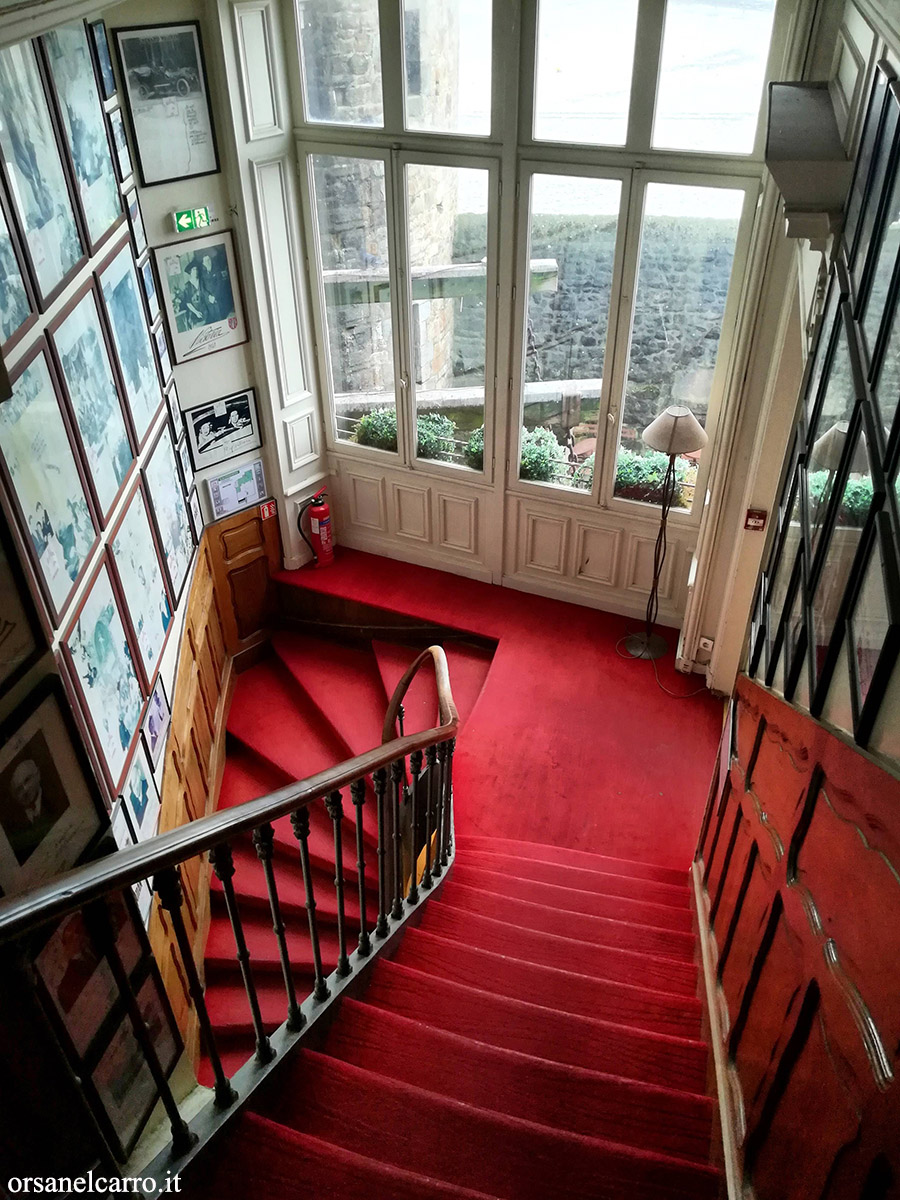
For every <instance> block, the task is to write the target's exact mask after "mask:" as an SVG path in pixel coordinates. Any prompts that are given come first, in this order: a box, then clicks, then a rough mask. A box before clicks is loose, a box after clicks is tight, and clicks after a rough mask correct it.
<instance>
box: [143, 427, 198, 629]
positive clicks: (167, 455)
mask: <svg viewBox="0 0 900 1200" xmlns="http://www.w3.org/2000/svg"><path fill="white" fill-rule="evenodd" d="M144 475H145V477H146V480H147V490H148V493H149V496H150V506H151V508H152V510H153V519H154V522H155V524H156V532H157V536H158V538H159V544H160V546H161V547H162V551H163V561H164V563H165V566H166V574H167V575H168V579H169V588H170V592H171V595H172V599H173V601H174V603H175V605H176V607H177V605H178V601H179V599H180V598H181V592H182V589H183V588H184V585H185V583H186V582H187V577H188V574H189V573H190V569H191V561H192V560H193V557H194V535H193V531H192V529H191V521H190V517H189V516H188V510H187V501H186V500H185V498H184V492H183V491H182V488H181V478H180V476H179V474H178V467H177V465H176V461H175V447H174V445H173V444H172V434H171V431H170V429H169V426H168V423H167V424H165V425H164V426H163V428H162V432H161V433H160V435H159V440H158V441H157V443H156V445H155V446H154V448H153V450H152V452H151V454H150V458H149V459H148V461H147V465H146V467H145V468H144Z"/></svg>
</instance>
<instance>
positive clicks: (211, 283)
mask: <svg viewBox="0 0 900 1200" xmlns="http://www.w3.org/2000/svg"><path fill="white" fill-rule="evenodd" d="M153 253H154V254H155V255H156V266H157V273H158V275H159V281H160V288H161V290H162V301H163V308H164V309H165V313H166V320H167V322H168V325H169V334H170V336H171V338H172V348H173V350H174V352H175V361H176V362H177V363H182V362H190V361H191V360H192V359H195V358H201V357H202V356H203V355H204V354H215V353H216V351H217V350H226V349H228V347H229V346H238V345H240V344H241V343H242V342H246V340H247V327H246V324H245V321H244V309H243V305H242V303H241V294H240V287H239V285H238V276H237V263H236V261H235V257H234V245H233V243H232V239H231V234H230V233H228V232H225V233H216V234H213V235H212V236H211V237H199V238H190V239H188V240H186V241H183V242H177V243H175V244H174V245H170V246H162V247H160V249H158V250H154V251H153Z"/></svg>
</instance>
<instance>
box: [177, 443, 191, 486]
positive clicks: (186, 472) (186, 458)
mask: <svg viewBox="0 0 900 1200" xmlns="http://www.w3.org/2000/svg"><path fill="white" fill-rule="evenodd" d="M175 450H176V452H177V454H178V462H179V465H180V466H181V480H182V483H183V484H184V494H185V495H186V496H189V495H190V493H191V490H192V488H193V486H194V468H193V467H192V466H191V456H190V455H189V454H188V448H187V438H186V437H182V439H181V441H180V442H179V443H178V445H177V446H176V447H175Z"/></svg>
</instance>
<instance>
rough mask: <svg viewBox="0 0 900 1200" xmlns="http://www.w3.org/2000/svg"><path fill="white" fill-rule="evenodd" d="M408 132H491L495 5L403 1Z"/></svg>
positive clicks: (481, 0)
mask: <svg viewBox="0 0 900 1200" xmlns="http://www.w3.org/2000/svg"><path fill="white" fill-rule="evenodd" d="M403 56H404V60H405V64H406V128H407V129H423V130H434V131H435V132H438V133H462V134H473V135H475V136H478V135H481V136H485V135H487V134H489V133H490V132H491V5H490V3H488V2H487V0H450V2H448V0H404V3H403Z"/></svg>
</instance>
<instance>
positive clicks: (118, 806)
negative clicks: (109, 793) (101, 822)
mask: <svg viewBox="0 0 900 1200" xmlns="http://www.w3.org/2000/svg"><path fill="white" fill-rule="evenodd" d="M109 827H110V829H111V830H112V835H113V838H114V839H115V843H116V845H117V846H118V847H119V849H120V850H127V849H128V847H129V846H133V845H134V830H133V829H132V828H131V821H130V820H129V819H128V809H127V808H126V807H125V801H124V800H123V799H122V797H121V796H120V797H119V799H118V800H117V801H116V802H115V804H114V805H113V810H112V812H111V814H110V817H109Z"/></svg>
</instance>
